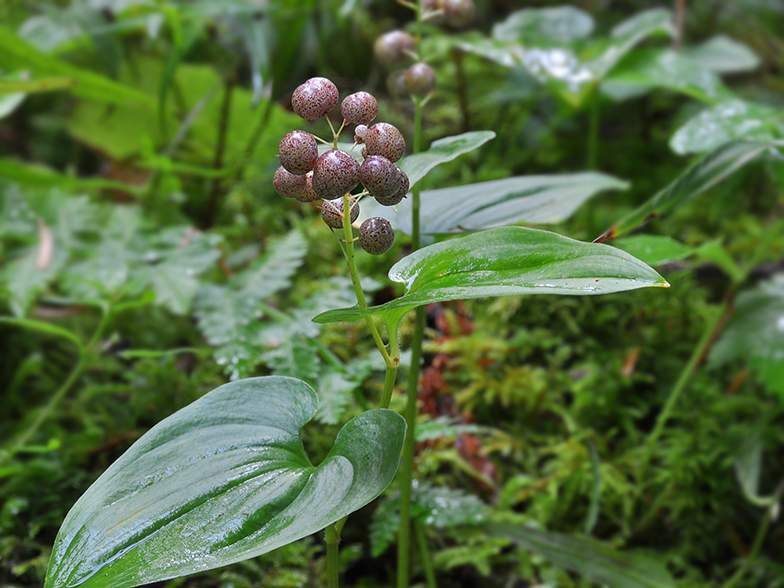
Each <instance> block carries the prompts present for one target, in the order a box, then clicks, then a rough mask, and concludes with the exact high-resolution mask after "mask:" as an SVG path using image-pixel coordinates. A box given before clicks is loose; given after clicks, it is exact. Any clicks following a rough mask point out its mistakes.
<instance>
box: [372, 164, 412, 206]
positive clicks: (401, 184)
mask: <svg viewBox="0 0 784 588" xmlns="http://www.w3.org/2000/svg"><path fill="white" fill-rule="evenodd" d="M395 175H396V176H397V182H396V185H397V189H396V190H395V192H394V193H393V194H390V195H389V196H388V197H384V196H380V197H379V196H376V202H378V203H379V204H380V205H382V206H397V205H398V204H400V203H401V202H402V201H403V198H405V197H406V194H408V188H409V182H408V176H407V175H406V172H404V171H403V170H402V169H400V168H399V167H397V166H395Z"/></svg>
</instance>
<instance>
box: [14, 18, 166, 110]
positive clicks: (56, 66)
mask: <svg viewBox="0 0 784 588" xmlns="http://www.w3.org/2000/svg"><path fill="white" fill-rule="evenodd" d="M0 67H2V68H3V69H6V70H18V69H29V70H32V71H33V72H34V73H35V74H36V75H39V76H63V77H66V78H71V79H73V80H75V81H76V82H77V83H76V85H75V86H73V88H72V89H71V91H72V92H73V93H74V94H75V95H76V96H79V97H81V98H87V99H90V100H97V101H99V102H109V103H116V104H144V105H146V106H151V105H152V101H151V100H149V98H148V97H147V96H145V95H144V94H143V93H141V92H139V91H137V90H136V89H134V88H133V87H131V86H125V85H123V84H119V83H117V82H114V81H112V80H110V79H109V78H105V77H103V76H101V75H99V74H96V73H94V72H92V71H88V70H84V69H81V68H78V67H75V66H73V65H70V64H68V63H65V62H64V61H60V60H59V59H57V58H55V57H52V56H51V55H47V54H46V53H44V52H42V51H40V50H39V49H37V48H36V47H34V46H33V45H31V44H29V43H28V42H26V41H24V40H22V39H20V38H19V37H18V36H16V35H15V34H14V33H13V32H11V31H10V30H9V29H7V28H5V27H1V26H0Z"/></svg>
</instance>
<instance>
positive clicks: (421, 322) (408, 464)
mask: <svg viewBox="0 0 784 588" xmlns="http://www.w3.org/2000/svg"><path fill="white" fill-rule="evenodd" d="M421 131H422V102H421V100H420V99H419V98H415V99H414V153H419V151H420V150H421V141H422V138H421ZM419 193H420V187H419V184H416V185H415V186H414V190H413V194H412V202H411V213H412V217H411V226H412V230H411V249H412V251H416V250H417V249H419V247H420V236H419ZM424 335H425V308H424V306H419V307H417V309H416V319H415V323H414V340H413V341H412V342H411V367H410V369H409V373H408V385H407V387H406V412H405V415H404V416H405V419H406V425H407V429H406V440H405V444H404V445H403V461H402V463H401V465H400V528H399V529H398V541H397V585H398V588H408V585H409V567H410V566H409V564H410V552H411V482H412V480H413V468H414V445H415V441H414V440H415V433H416V415H417V390H418V385H419V363H420V361H421V359H422V339H423V338H424Z"/></svg>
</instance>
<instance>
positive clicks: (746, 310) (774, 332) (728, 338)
mask: <svg viewBox="0 0 784 588" xmlns="http://www.w3.org/2000/svg"><path fill="white" fill-rule="evenodd" d="M708 359H709V365H710V366H712V367H716V366H719V365H723V364H726V363H728V362H731V361H737V360H743V361H745V362H746V363H747V364H748V365H749V367H750V368H751V371H752V373H754V374H755V375H756V376H757V378H758V379H759V380H760V381H761V382H762V383H763V384H764V385H765V387H766V388H767V389H768V390H769V391H770V392H772V393H774V394H778V395H779V396H781V397H782V398H784V277H783V276H780V275H779V276H776V277H775V278H773V279H771V280H769V281H767V282H764V283H762V284H760V285H759V286H757V287H756V288H754V289H752V290H748V291H746V292H742V293H741V294H739V295H738V297H737V299H736V301H735V312H734V313H733V315H732V318H731V319H730V322H729V324H728V325H727V328H726V329H725V330H724V332H723V333H722V335H721V337H720V338H719V340H718V341H717V342H716V344H715V345H714V346H713V348H712V349H711V353H710V355H709V357H708Z"/></svg>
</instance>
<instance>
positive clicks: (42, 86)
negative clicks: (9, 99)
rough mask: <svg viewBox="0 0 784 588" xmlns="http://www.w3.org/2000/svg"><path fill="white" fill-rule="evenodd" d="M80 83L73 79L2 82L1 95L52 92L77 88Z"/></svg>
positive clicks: (0, 84) (0, 86)
mask: <svg viewBox="0 0 784 588" xmlns="http://www.w3.org/2000/svg"><path fill="white" fill-rule="evenodd" d="M77 83H78V82H77V81H76V80H74V79H72V78H40V79H37V80H1V79H0V94H9V93H11V92H24V93H27V94H31V93H33V92H51V91H53V90H62V89H63V88H70V87H72V86H75V85H76V84H77Z"/></svg>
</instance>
